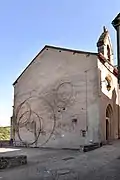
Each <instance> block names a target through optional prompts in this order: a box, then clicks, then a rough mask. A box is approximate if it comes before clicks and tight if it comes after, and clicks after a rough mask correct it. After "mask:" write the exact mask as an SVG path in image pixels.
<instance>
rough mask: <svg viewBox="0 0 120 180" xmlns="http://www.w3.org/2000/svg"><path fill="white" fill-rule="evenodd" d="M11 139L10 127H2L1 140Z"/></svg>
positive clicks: (0, 130) (0, 131) (0, 128)
mask: <svg viewBox="0 0 120 180" xmlns="http://www.w3.org/2000/svg"><path fill="white" fill-rule="evenodd" d="M9 139H10V127H0V140H9Z"/></svg>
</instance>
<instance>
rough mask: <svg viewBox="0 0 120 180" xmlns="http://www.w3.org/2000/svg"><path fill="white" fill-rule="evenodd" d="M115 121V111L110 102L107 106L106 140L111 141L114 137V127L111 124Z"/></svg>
mask: <svg viewBox="0 0 120 180" xmlns="http://www.w3.org/2000/svg"><path fill="white" fill-rule="evenodd" d="M112 122H113V111H112V107H111V105H110V104H109V105H108V106H107V108H106V123H105V126H106V141H109V140H110V139H111V138H112V130H113V127H112V125H111V124H113V123H112Z"/></svg>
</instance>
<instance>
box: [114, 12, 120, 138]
mask: <svg viewBox="0 0 120 180" xmlns="http://www.w3.org/2000/svg"><path fill="white" fill-rule="evenodd" d="M112 25H113V27H114V28H115V30H116V32H117V66H118V139H120V130H119V116H120V112H119V111H120V109H119V99H120V98H119V91H120V13H119V14H118V15H117V16H116V17H115V19H114V20H113V21H112Z"/></svg>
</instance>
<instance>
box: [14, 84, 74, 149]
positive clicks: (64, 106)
mask: <svg viewBox="0 0 120 180" xmlns="http://www.w3.org/2000/svg"><path fill="white" fill-rule="evenodd" d="M32 92H34V93H32ZM21 97H22V95H21ZM21 99H24V100H23V101H22V102H20V103H19V104H18V105H17V108H16V109H15V120H16V121H15V122H16V123H15V129H16V133H17V135H18V138H19V140H20V141H21V142H23V143H26V144H28V145H33V144H34V145H36V146H37V142H38V139H39V142H40V144H41V146H42V145H45V144H46V143H47V142H48V141H49V140H50V139H51V137H52V136H56V135H60V134H61V131H72V129H74V126H75V125H76V124H77V118H76V116H74V118H72V121H71V123H69V122H64V123H62V122H61V119H62V118H63V114H65V112H66V110H68V109H69V108H70V107H71V106H72V105H73V104H74V103H75V93H74V86H73V85H72V83H71V82H62V83H59V84H58V85H57V87H56V88H54V89H52V90H51V91H50V92H49V93H46V94H44V95H41V93H39V92H37V93H35V91H31V92H30V93H29V94H27V96H26V98H21ZM26 132H27V133H26ZM28 139H29V140H28Z"/></svg>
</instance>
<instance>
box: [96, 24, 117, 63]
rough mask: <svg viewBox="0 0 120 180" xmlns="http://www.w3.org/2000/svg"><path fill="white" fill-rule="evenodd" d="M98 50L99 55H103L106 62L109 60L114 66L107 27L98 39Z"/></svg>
mask: <svg viewBox="0 0 120 180" xmlns="http://www.w3.org/2000/svg"><path fill="white" fill-rule="evenodd" d="M97 48H98V53H102V54H103V56H104V57H105V58H106V60H108V61H109V62H110V63H111V64H112V65H114V62H113V49H112V43H111V38H110V35H109V32H108V30H107V28H106V27H105V26H104V27H103V32H102V34H101V35H100V37H99V39H98V42H97Z"/></svg>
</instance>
